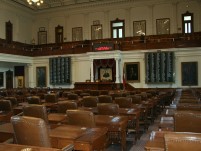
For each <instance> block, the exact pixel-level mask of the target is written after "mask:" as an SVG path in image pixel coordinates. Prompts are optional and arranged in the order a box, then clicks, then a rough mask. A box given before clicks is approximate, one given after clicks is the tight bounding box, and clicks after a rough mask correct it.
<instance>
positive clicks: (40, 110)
mask: <svg viewBox="0 0 201 151" xmlns="http://www.w3.org/2000/svg"><path fill="white" fill-rule="evenodd" d="M23 115H24V116H31V117H36V118H41V119H43V120H44V121H45V122H46V124H49V121H48V115H47V108H46V106H44V105H36V104H34V105H28V106H24V107H23Z"/></svg>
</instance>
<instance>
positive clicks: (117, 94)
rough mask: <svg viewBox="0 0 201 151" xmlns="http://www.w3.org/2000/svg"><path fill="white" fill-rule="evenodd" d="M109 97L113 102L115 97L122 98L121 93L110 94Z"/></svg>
mask: <svg viewBox="0 0 201 151" xmlns="http://www.w3.org/2000/svg"><path fill="white" fill-rule="evenodd" d="M110 95H111V96H112V100H115V98H116V97H122V93H112V94H110Z"/></svg>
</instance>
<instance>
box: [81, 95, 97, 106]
mask: <svg viewBox="0 0 201 151" xmlns="http://www.w3.org/2000/svg"><path fill="white" fill-rule="evenodd" d="M97 103H98V97H97V96H85V97H83V100H82V105H83V106H84V107H97Z"/></svg>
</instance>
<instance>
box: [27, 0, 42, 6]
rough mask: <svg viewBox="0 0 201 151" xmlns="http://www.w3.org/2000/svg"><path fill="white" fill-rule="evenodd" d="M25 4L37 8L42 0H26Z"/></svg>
mask: <svg viewBox="0 0 201 151" xmlns="http://www.w3.org/2000/svg"><path fill="white" fill-rule="evenodd" d="M27 2H28V3H29V5H32V4H33V3H34V4H36V5H37V6H40V5H41V4H43V0H27Z"/></svg>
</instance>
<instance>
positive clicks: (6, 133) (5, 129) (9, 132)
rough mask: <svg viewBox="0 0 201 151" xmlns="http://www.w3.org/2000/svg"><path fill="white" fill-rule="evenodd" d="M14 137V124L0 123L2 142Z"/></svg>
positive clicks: (0, 139)
mask: <svg viewBox="0 0 201 151" xmlns="http://www.w3.org/2000/svg"><path fill="white" fill-rule="evenodd" d="M12 137H13V126H12V124H11V123H5V124H1V125H0V142H1V143H2V142H4V141H6V140H8V139H10V138H12Z"/></svg>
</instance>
